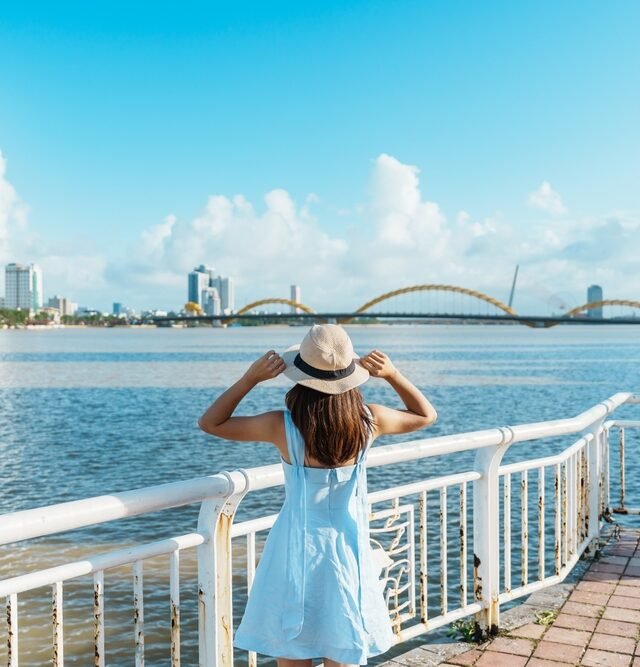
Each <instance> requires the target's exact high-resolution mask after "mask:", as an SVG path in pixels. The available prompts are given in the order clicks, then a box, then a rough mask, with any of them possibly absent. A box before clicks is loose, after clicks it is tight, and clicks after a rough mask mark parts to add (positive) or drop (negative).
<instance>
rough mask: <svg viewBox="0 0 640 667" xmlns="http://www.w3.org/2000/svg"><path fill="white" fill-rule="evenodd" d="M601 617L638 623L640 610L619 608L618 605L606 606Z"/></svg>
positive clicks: (639, 621)
mask: <svg viewBox="0 0 640 667" xmlns="http://www.w3.org/2000/svg"><path fill="white" fill-rule="evenodd" d="M602 618H606V619H609V620H611V621H626V622H627V623H640V611H637V610H635V609H619V608H618V607H607V608H606V609H605V610H604V612H603V614H602Z"/></svg>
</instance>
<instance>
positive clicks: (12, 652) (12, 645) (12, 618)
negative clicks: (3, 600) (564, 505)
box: [7, 593, 18, 667]
mask: <svg viewBox="0 0 640 667" xmlns="http://www.w3.org/2000/svg"><path fill="white" fill-rule="evenodd" d="M7 667H18V595H17V593H11V595H7Z"/></svg>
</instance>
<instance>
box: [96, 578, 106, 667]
mask: <svg viewBox="0 0 640 667" xmlns="http://www.w3.org/2000/svg"><path fill="white" fill-rule="evenodd" d="M93 664H94V667H104V666H105V655H104V570H98V571H97V572H94V573H93Z"/></svg>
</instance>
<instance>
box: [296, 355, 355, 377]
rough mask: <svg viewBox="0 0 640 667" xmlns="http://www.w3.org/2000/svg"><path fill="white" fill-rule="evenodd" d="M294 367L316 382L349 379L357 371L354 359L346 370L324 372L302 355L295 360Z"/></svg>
mask: <svg viewBox="0 0 640 667" xmlns="http://www.w3.org/2000/svg"><path fill="white" fill-rule="evenodd" d="M293 365H294V366H295V367H296V368H299V369H300V370H301V371H302V372H303V373H306V374H307V375H310V376H311V377H312V378H316V380H341V379H342V378H346V377H349V376H350V375H352V374H353V372H354V371H355V370H356V360H355V359H352V360H351V363H350V364H349V365H348V366H347V367H346V368H339V369H338V370H336V371H323V370H321V369H320V368H315V367H314V366H310V365H309V364H308V363H307V362H306V361H305V360H304V359H303V358H302V357H301V356H300V353H298V354H297V355H296V358H295V359H294V360H293Z"/></svg>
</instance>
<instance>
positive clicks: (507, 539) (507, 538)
mask: <svg viewBox="0 0 640 667" xmlns="http://www.w3.org/2000/svg"><path fill="white" fill-rule="evenodd" d="M503 493H504V504H503V514H504V589H505V591H506V592H507V593H509V592H510V591H511V474H510V473H507V474H506V475H505V476H504V478H503Z"/></svg>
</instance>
